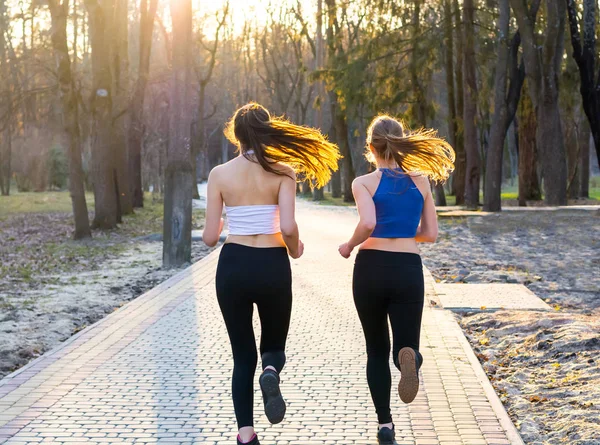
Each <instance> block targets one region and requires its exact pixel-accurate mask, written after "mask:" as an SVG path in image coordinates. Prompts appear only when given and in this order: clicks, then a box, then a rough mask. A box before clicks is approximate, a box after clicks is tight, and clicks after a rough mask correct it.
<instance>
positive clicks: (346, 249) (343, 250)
mask: <svg viewBox="0 0 600 445" xmlns="http://www.w3.org/2000/svg"><path fill="white" fill-rule="evenodd" d="M352 250H354V248H353V247H350V244H348V243H344V244H342V245H340V247H339V248H338V252H339V253H340V255H341V256H343V257H344V258H350V254H351V253H352Z"/></svg>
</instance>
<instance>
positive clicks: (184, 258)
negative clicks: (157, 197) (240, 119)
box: [163, 0, 194, 267]
mask: <svg viewBox="0 0 600 445" xmlns="http://www.w3.org/2000/svg"><path fill="white" fill-rule="evenodd" d="M170 11H171V20H172V29H173V52H172V54H173V63H172V72H171V79H170V90H171V95H170V98H171V101H170V108H169V151H168V153H167V168H166V172H165V201H164V206H165V212H164V223H163V230H164V234H163V266H164V267H180V266H182V265H184V264H186V263H189V262H190V260H191V252H192V188H193V184H194V180H193V178H192V168H191V166H190V136H191V135H190V130H191V117H190V111H191V110H190V80H191V79H190V68H191V66H190V64H191V59H192V54H191V49H192V2H191V0H171V3H170Z"/></svg>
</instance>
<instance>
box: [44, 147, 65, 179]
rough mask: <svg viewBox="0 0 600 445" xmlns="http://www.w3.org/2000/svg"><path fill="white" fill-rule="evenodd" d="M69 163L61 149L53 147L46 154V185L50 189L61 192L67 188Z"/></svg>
mask: <svg viewBox="0 0 600 445" xmlns="http://www.w3.org/2000/svg"><path fill="white" fill-rule="evenodd" d="M68 176H69V161H68V160H67V157H66V156H65V152H64V150H63V148H62V147H60V146H58V145H55V146H53V147H52V148H51V149H50V152H49V153H48V183H49V185H50V188H51V189H58V190H62V189H64V188H65V187H66V186H67V178H68Z"/></svg>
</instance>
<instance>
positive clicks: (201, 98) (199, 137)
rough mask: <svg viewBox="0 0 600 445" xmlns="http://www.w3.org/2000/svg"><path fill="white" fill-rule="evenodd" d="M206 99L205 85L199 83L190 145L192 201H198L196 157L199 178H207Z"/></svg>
mask: <svg viewBox="0 0 600 445" xmlns="http://www.w3.org/2000/svg"><path fill="white" fill-rule="evenodd" d="M205 99H206V85H205V84H203V83H200V94H199V95H198V124H197V125H196V137H195V138H194V139H195V140H194V142H195V143H194V144H192V159H191V163H192V180H193V182H194V184H195V187H193V190H192V196H193V198H194V199H200V194H199V193H198V185H197V182H198V156H200V176H201V177H202V178H205V177H206V178H208V159H206V158H207V157H208V153H207V151H208V150H207V148H208V147H207V146H206V145H207V144H206V141H205V140H204V127H205V124H204V105H205Z"/></svg>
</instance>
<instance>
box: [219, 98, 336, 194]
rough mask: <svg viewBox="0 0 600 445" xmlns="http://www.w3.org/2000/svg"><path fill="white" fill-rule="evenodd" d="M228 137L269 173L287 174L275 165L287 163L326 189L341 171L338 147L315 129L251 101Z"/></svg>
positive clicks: (228, 129)
mask: <svg viewBox="0 0 600 445" xmlns="http://www.w3.org/2000/svg"><path fill="white" fill-rule="evenodd" d="M225 136H227V139H229V140H230V141H231V142H232V143H233V144H235V145H237V146H238V149H239V150H240V151H241V153H242V155H243V156H244V157H246V158H247V159H249V160H254V159H255V160H256V161H257V162H258V163H259V164H260V165H261V166H262V168H264V169H265V170H266V171H268V172H271V173H275V174H279V175H281V174H284V173H282V171H281V170H280V169H277V167H276V166H275V164H277V163H283V164H287V165H289V166H290V167H292V168H293V169H294V171H295V172H296V174H297V175H298V177H299V179H300V180H309V181H310V183H311V185H313V186H316V187H323V186H324V185H325V184H327V182H328V181H329V179H330V178H331V172H332V171H335V170H337V169H338V159H339V158H340V157H341V156H340V152H339V150H338V147H337V145H335V144H333V143H331V142H329V141H328V140H327V138H326V137H325V136H323V135H322V134H321V132H320V131H319V130H317V129H316V128H311V127H305V126H301V125H296V124H293V123H291V122H289V121H288V120H286V119H284V118H281V117H274V116H271V115H270V113H269V111H268V110H267V109H266V108H265V107H263V106H262V105H259V104H257V103H254V102H251V103H249V104H247V105H244V106H243V107H241V108H239V109H238V110H237V111H236V112H235V114H234V115H233V117H232V118H231V120H230V121H229V122H228V123H227V125H226V127H225Z"/></svg>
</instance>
